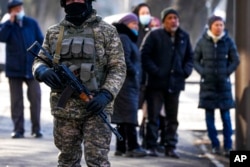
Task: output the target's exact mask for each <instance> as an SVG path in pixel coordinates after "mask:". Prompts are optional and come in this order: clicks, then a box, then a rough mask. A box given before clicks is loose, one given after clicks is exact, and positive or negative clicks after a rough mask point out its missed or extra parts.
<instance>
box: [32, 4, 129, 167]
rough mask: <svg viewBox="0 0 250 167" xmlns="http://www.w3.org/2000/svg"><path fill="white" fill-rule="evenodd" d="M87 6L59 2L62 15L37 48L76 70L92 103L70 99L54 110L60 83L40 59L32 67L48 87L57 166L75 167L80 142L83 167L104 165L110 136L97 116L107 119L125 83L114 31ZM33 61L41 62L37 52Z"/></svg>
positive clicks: (121, 58) (79, 155) (121, 60)
mask: <svg viewBox="0 0 250 167" xmlns="http://www.w3.org/2000/svg"><path fill="white" fill-rule="evenodd" d="M92 1H93V0H61V1H60V3H61V6H62V7H63V8H64V10H65V13H66V16H65V18H64V19H63V20H62V21H61V22H60V23H59V24H56V25H54V26H51V27H50V28H49V29H48V30H47V32H46V37H45V40H44V42H43V47H44V48H45V50H46V51H47V52H48V53H50V54H51V55H53V57H54V60H55V61H59V62H60V63H64V64H66V65H68V66H69V68H71V67H76V68H77V69H78V67H79V78H80V79H81V81H82V83H83V84H85V85H86V86H87V87H88V89H89V90H91V92H92V93H93V98H92V99H91V100H90V101H89V102H83V101H82V100H81V99H80V98H79V96H78V95H75V94H73V95H72V96H71V97H70V98H69V99H68V101H67V103H66V107H65V108H59V107H57V103H58V100H59V98H60V97H61V94H62V91H63V89H64V87H63V85H62V84H61V83H62V82H61V79H60V78H59V77H58V76H57V75H56V73H55V72H54V71H53V69H51V68H49V67H48V66H47V65H46V64H45V63H44V62H43V61H41V60H40V59H35V62H34V64H33V73H34V76H35V78H36V79H37V80H38V81H41V82H44V83H45V84H47V85H48V86H50V87H51V97H50V102H51V112H52V115H53V116H54V129H53V131H54V133H53V134H54V143H55V145H56V147H57V148H58V149H59V150H60V153H59V156H58V166H60V167H64V166H72V167H73V166H74V167H79V166H81V163H80V162H81V158H82V146H81V144H82V143H83V145H84V155H85V160H86V163H87V166H103V167H104V166H105V167H109V166H110V162H109V160H108V153H109V147H110V142H111V135H112V134H111V131H110V129H109V128H108V127H107V125H106V124H105V123H104V122H103V120H102V119H100V117H99V116H98V113H99V111H104V112H105V113H106V114H107V116H108V119H109V120H110V115H111V114H112V112H113V107H112V106H113V101H114V99H115V97H116V95H117V93H118V91H119V90H120V88H121V86H122V84H123V82H124V79H125V75H126V64H125V59H124V52H123V49H122V44H121V41H120V38H119V36H118V33H117V31H116V29H115V28H114V27H112V26H111V25H109V24H107V23H105V22H104V21H102V18H101V17H100V16H97V15H96V10H95V9H93V8H92ZM55 55H56V56H55ZM39 56H41V57H43V58H45V59H46V56H45V55H44V53H43V52H42V51H41V52H40V53H39Z"/></svg>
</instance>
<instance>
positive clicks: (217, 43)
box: [194, 15, 240, 157]
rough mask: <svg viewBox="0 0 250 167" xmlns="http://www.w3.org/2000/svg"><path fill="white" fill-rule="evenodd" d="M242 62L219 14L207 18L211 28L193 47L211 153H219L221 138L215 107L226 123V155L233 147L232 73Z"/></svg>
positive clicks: (224, 133)
mask: <svg viewBox="0 0 250 167" xmlns="http://www.w3.org/2000/svg"><path fill="white" fill-rule="evenodd" d="M239 63H240V60H239V55H238V51H237V46H236V44H235V42H234V41H233V39H232V38H231V37H230V36H229V35H228V32H227V31H226V30H225V23H224V20H223V18H222V17H220V16H215V15H214V16H211V17H210V18H209V19H208V29H206V30H205V32H204V33H203V35H202V37H201V38H200V39H199V40H198V42H197V44H196V46H195V50H194V68H195V70H196V71H197V72H198V73H199V74H200V76H201V81H200V92H199V105H198V107H199V108H203V109H204V110H205V118H206V119H205V121H206V126H207V131H208V136H209V139H210V141H211V145H212V153H214V154H220V153H221V150H220V141H219V139H218V133H217V130H216V127H215V110H216V109H219V110H220V115H221V120H222V123H223V137H224V143H223V147H224V154H225V156H226V157H229V156H230V155H229V153H230V150H231V149H232V134H233V130H232V123H231V118H230V109H231V108H234V107H235V102H234V99H233V95H232V84H231V81H230V75H231V74H232V73H233V72H234V71H235V70H236V69H237V67H238V65H239Z"/></svg>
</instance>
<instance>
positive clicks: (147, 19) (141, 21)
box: [139, 14, 151, 26]
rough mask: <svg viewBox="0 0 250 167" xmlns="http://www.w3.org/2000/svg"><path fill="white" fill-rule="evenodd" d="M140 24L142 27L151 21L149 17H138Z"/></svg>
mask: <svg viewBox="0 0 250 167" xmlns="http://www.w3.org/2000/svg"><path fill="white" fill-rule="evenodd" d="M139 20H140V23H141V24H142V25H144V26H146V25H148V24H149V22H150V20H151V15H149V14H148V15H141V16H139Z"/></svg>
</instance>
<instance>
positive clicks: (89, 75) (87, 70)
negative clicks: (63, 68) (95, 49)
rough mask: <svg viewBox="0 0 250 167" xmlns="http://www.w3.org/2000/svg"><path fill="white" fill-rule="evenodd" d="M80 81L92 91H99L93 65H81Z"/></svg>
mask: <svg viewBox="0 0 250 167" xmlns="http://www.w3.org/2000/svg"><path fill="white" fill-rule="evenodd" d="M80 79H81V81H82V82H83V84H84V85H85V86H86V87H87V88H88V89H89V90H90V91H92V90H97V89H98V85H97V80H96V77H95V71H94V65H93V64H91V63H82V64H81V71H80Z"/></svg>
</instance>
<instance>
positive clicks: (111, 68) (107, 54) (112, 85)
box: [33, 11, 126, 118]
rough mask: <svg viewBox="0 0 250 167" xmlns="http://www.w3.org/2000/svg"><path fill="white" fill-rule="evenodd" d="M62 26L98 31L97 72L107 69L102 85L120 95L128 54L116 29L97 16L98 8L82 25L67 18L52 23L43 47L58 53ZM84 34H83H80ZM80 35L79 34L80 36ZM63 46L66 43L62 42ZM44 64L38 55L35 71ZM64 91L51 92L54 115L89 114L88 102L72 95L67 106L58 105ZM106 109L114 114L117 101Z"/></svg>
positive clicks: (79, 116) (42, 55) (72, 59)
mask: <svg viewBox="0 0 250 167" xmlns="http://www.w3.org/2000/svg"><path fill="white" fill-rule="evenodd" d="M60 26H64V27H65V31H68V30H72V29H74V30H76V31H74V33H76V34H77V33H78V32H77V30H78V29H84V28H89V27H90V28H91V29H92V31H93V35H94V47H95V61H94V63H95V67H96V69H97V72H100V73H103V71H105V75H104V76H105V78H104V80H103V82H102V83H101V85H100V86H99V88H100V89H106V90H108V91H109V92H110V93H111V94H112V95H113V97H114V98H113V99H115V97H116V96H117V94H118V92H119V90H120V88H121V86H122V84H123V82H124V79H125V76H126V64H125V58H124V52H123V48H122V44H121V41H120V38H119V36H118V33H117V31H116V29H115V28H114V27H113V26H112V25H109V24H107V23H106V22H104V21H102V19H101V17H99V16H96V12H95V11H94V12H93V13H92V15H91V17H90V18H89V19H87V20H86V21H85V22H84V23H83V24H82V25H81V26H78V27H77V26H75V25H73V24H71V23H70V22H68V21H66V20H62V21H61V22H60V23H59V24H56V25H53V26H51V27H49V29H48V30H47V32H46V36H45V39H44V42H43V47H44V48H45V50H47V51H48V53H50V55H52V56H53V55H54V54H55V48H56V44H57V40H58V36H59V31H60ZM80 35H81V34H80ZM80 35H79V36H80ZM62 50H63V46H62ZM39 56H41V57H43V58H45V59H46V56H45V55H44V54H43V53H42V52H39ZM67 61H70V62H73V64H74V63H77V64H79V63H84V61H85V60H84V59H81V58H74V57H71V58H70V59H67ZM42 64H45V63H44V62H43V61H42V60H40V59H38V58H36V59H35V61H34V63H33V74H34V72H35V70H36V69H37V68H38V67H39V66H40V65H42ZM60 95H61V93H58V92H53V91H52V92H51V97H50V102H51V109H52V115H54V116H59V117H64V118H82V117H84V115H85V113H86V112H85V105H86V104H85V103H84V102H83V101H81V100H80V99H78V98H73V97H72V98H70V99H69V100H68V102H67V104H66V107H65V108H64V109H59V108H57V107H56V104H57V101H58V99H59V98H60ZM106 112H108V113H110V114H112V112H113V101H112V102H111V103H110V104H108V106H107V107H106Z"/></svg>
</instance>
